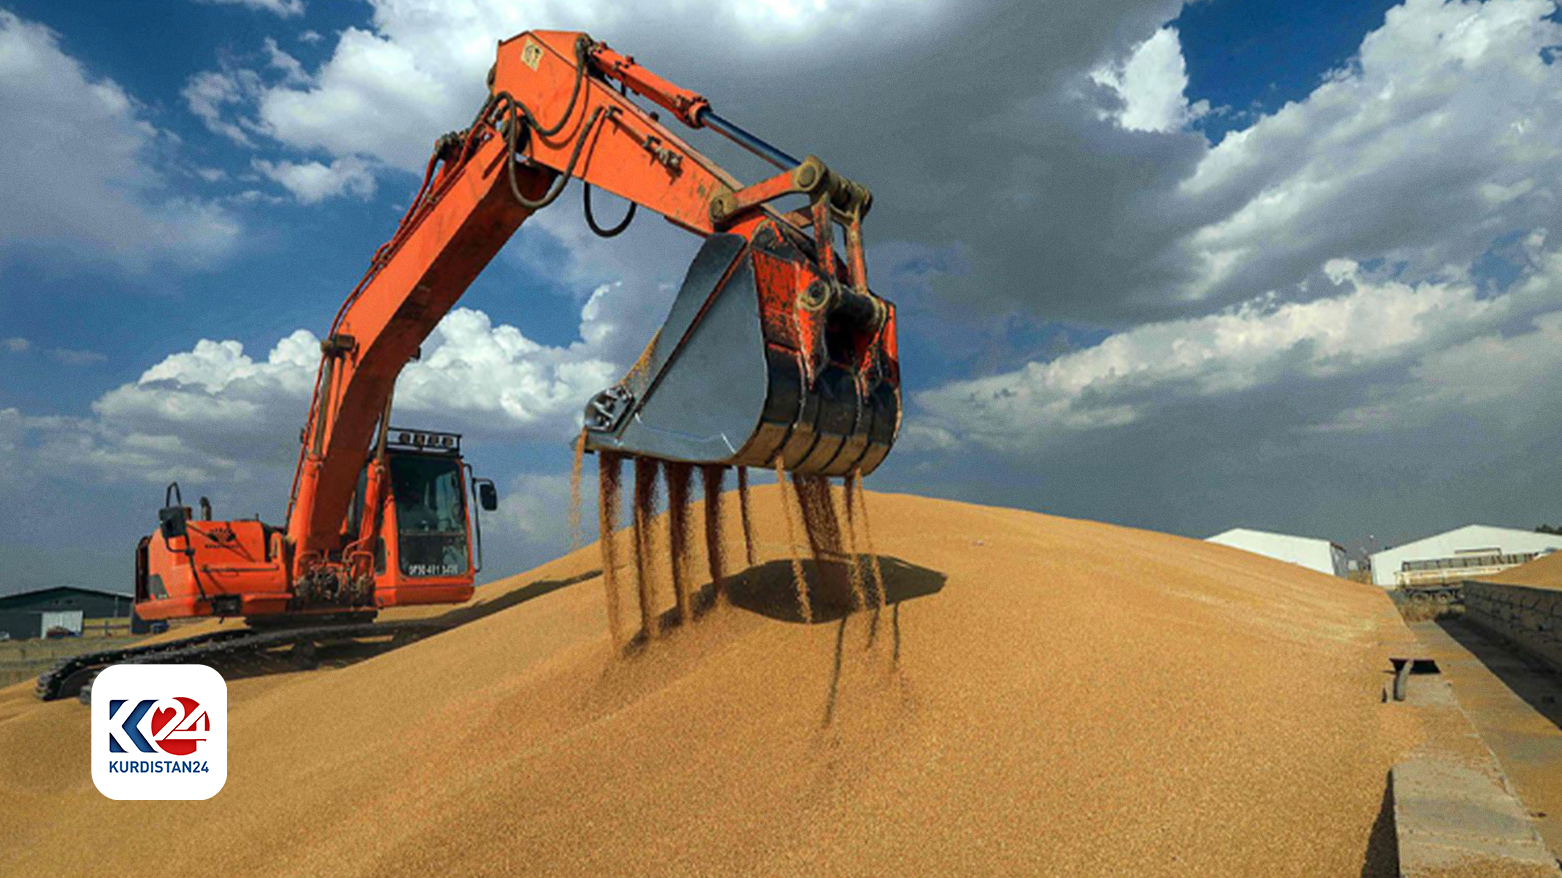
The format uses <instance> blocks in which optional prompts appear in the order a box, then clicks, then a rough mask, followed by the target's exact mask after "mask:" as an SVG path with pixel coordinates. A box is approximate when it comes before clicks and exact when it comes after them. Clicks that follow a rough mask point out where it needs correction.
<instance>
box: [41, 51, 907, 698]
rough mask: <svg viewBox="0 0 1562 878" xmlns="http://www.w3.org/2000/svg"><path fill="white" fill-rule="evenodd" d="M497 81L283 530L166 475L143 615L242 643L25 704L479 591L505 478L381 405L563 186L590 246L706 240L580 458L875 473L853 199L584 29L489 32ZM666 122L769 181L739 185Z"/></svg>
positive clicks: (460, 140) (169, 651)
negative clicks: (487, 530) (661, 225)
mask: <svg viewBox="0 0 1562 878" xmlns="http://www.w3.org/2000/svg"><path fill="white" fill-rule="evenodd" d="M488 85H489V96H488V99H487V100H486V101H485V102H484V103H483V106H482V108H481V109H480V110H479V111H478V113H477V116H476V118H475V119H474V120H473V122H472V124H471V126H470V127H468V128H467V129H465V130H464V131H460V132H453V133H451V134H447V135H445V136H443V137H441V138H440V139H439V140H438V142H437V143H436V145H435V149H434V153H433V156H432V157H431V158H430V159H429V163H428V168H427V170H426V172H425V174H424V178H423V182H422V185H421V187H420V188H419V190H418V192H417V195H416V196H415V197H414V198H413V199H412V203H411V206H410V207H409V208H408V210H407V212H406V215H405V216H404V217H403V218H402V221H401V223H400V225H399V227H398V228H397V230H396V233H395V235H394V236H393V237H392V238H391V240H390V241H389V242H387V243H386V244H385V245H383V246H382V247H381V248H380V249H379V250H378V251H377V252H376V253H375V254H374V257H373V259H372V260H371V263H370V266H369V269H368V272H367V273H366V274H365V276H364V278H363V280H362V281H360V282H359V284H358V285H357V287H356V288H354V289H353V291H352V292H351V293H350V294H349V295H348V296H347V298H346V301H344V302H343V304H342V306H341V308H340V309H339V310H338V312H337V314H336V317H335V319H334V320H333V321H332V323H331V327H330V331H329V332H328V333H327V335H326V337H325V340H324V341H322V342H321V353H322V357H321V364H320V368H319V373H318V376H317V379H316V384H315V391H314V399H313V401H312V402H311V405H310V409H309V417H308V422H307V424H306V426H305V427H304V429H303V431H302V434H301V437H300V438H301V445H302V447H301V448H300V451H299V458H298V466H297V470H296V473H295V476H294V480H293V488H292V495H291V498H290V502H289V506H288V515H287V522H286V526H285V527H273V526H271V525H268V524H265V523H263V522H261V521H259V520H256V519H246V520H228V521H222V520H212V517H211V510H210V506H209V504H207V503H206V501H205V500H204V498H203V499H202V502H201V507H202V514H201V515H200V516H199V517H197V516H196V515H195V514H194V513H193V511H192V510H191V509H190V508H189V507H187V506H185V505H184V501H183V499H182V497H181V496H180V493H179V488H178V486H177V485H170V486H169V490H168V493H167V495H166V497H165V500H164V506H163V508H162V509H161V511H160V512H159V527H158V529H157V531H156V532H155V533H153V534H152V535H151V536H149V537H147V538H144V539H142V540H141V542H140V544H139V545H138V547H137V549H136V558H135V612H136V615H137V616H138V617H139V618H140V619H143V620H171V619H182V618H190V617H201V616H221V617H229V616H243V617H245V618H246V620H247V622H248V623H249V624H248V626H247V628H245V629H229V630H227V631H223V632H218V633H217V634H208V635H203V636H201V637H196V638H186V639H185V640H182V641H173V645H172V646H154V647H137V648H132V649H131V650H126V651H120V652H117V653H112V654H98V655H95V656H87V657H82V658H81V659H80V660H75V661H74V664H72V663H67V665H62V666H61V667H60V668H57V669H55V670H54V671H51V672H50V673H49V674H45V675H44V677H41V678H40V680H39V694H40V696H42V697H46V698H50V697H58V696H59V695H61V694H67V693H68V690H69V689H70V688H71V686H70V681H71V680H75V681H76V683H77V684H78V688H79V683H80V682H81V681H82V680H83V679H85V678H86V677H85V676H84V675H87V674H90V673H91V672H92V669H93V668H95V667H101V666H103V665H104V664H106V663H111V662H112V661H116V660H117V661H132V662H135V661H162V662H166V661H193V660H200V659H202V658H203V657H204V656H206V655H208V654H210V653H211V652H212V651H223V650H231V649H236V648H239V647H240V646H248V647H253V646H257V645H259V646H267V645H270V646H275V645H278V644H285V643H293V644H294V645H295V647H297V646H300V645H304V644H308V643H311V642H312V640H311V638H313V637H314V636H315V632H318V631H320V630H322V626H325V625H326V623H332V624H333V625H336V626H338V627H335V628H333V629H332V630H335V631H337V632H339V633H341V634H344V635H348V636H351V635H354V634H359V633H364V632H366V631H370V630H373V631H384V630H386V624H387V623H383V622H382V623H374V624H373V626H372V628H370V627H367V626H366V625H365V623H367V622H369V620H372V618H373V615H374V613H375V612H377V610H378V609H380V608H385V607H395V606H406V605H412V604H443V603H458V602H462V601H465V600H467V599H468V598H470V597H471V595H472V591H473V581H474V574H475V572H476V571H477V570H478V569H480V566H481V528H480V526H478V525H479V521H478V512H477V510H473V509H472V508H471V504H469V503H468V498H469V497H470V498H471V499H473V500H475V501H476V505H477V506H478V507H480V509H481V510H488V511H491V510H494V509H495V508H497V502H498V500H497V493H496V491H495V489H494V485H493V483H492V482H491V481H489V480H486V479H479V478H475V477H474V475H473V473H472V470H471V468H470V467H469V466H468V465H466V464H465V463H464V461H463V458H462V454H461V443H460V437H459V436H458V435H456V434H454V433H447V432H435V431H429V430H409V429H400V428H397V427H393V426H392V425H391V421H390V414H391V403H392V394H393V391H394V388H395V383H396V378H397V376H398V375H399V374H400V372H401V370H402V368H403V367H404V366H405V365H406V364H407V363H408V362H409V361H410V360H412V359H414V358H415V357H417V355H418V352H419V348H420V345H421V344H422V343H423V341H424V339H425V338H426V337H427V336H428V335H429V333H430V332H432V331H433V329H434V328H435V326H436V325H437V324H438V323H439V321H440V319H441V318H442V317H444V315H445V314H446V313H447V312H448V311H449V310H450V308H451V307H452V306H454V305H455V303H456V301H457V300H458V299H459V298H460V297H461V295H462V293H463V292H465V291H466V289H467V287H468V286H469V285H470V284H471V283H472V281H473V280H474V279H475V278H476V277H477V275H478V273H479V272H481V271H482V269H483V267H484V266H485V265H487V263H488V262H489V260H490V259H492V258H493V256H494V255H495V254H496V253H497V252H498V251H499V249H500V248H501V247H502V246H503V245H504V244H505V242H506V241H508V240H509V239H510V237H511V235H513V234H514V233H515V232H516V230H517V229H518V228H520V226H521V224H522V223H523V222H525V221H526V219H527V218H528V217H530V216H531V215H532V214H533V213H534V212H535V211H537V210H540V209H542V208H544V207H547V206H548V205H549V204H552V203H553V202H554V201H555V200H556V199H557V198H558V197H559V195H560V194H561V192H562V191H563V189H564V186H565V184H566V183H567V182H568V181H569V179H570V178H571V177H575V178H578V179H580V180H581V181H582V182H583V184H584V204H585V213H586V220H587V222H588V224H589V225H590V226H591V228H592V229H593V230H594V231H595V232H597V233H598V234H600V235H603V236H608V237H610V236H612V235H616V234H618V233H619V232H621V231H622V230H623V229H624V227H626V226H627V225H628V222H629V221H630V220H631V219H632V218H633V216H634V211H635V210H636V208H638V207H641V206H643V207H645V208H647V209H650V210H653V211H656V212H657V213H659V214H661V215H662V216H663V217H665V218H666V219H667V220H668V221H669V222H671V223H673V224H674V225H677V226H679V227H681V228H684V229H687V230H688V231H690V232H693V233H694V234H696V235H700V236H701V237H703V238H704V244H703V246H702V247H701V248H700V250H699V253H698V255H697V256H696V257H695V259H694V262H693V264H692V265H691V266H690V268H689V271H688V273H687V276H686V278H685V280H684V282H683V285H682V287H681V288H680V290H679V292H678V294H677V296H676V298H675V299H674V301H673V304H672V307H671V309H670V311H669V314H668V317H667V319H666V322H665V323H664V325H663V326H662V328H661V329H660V330H659V331H658V332H657V333H656V335H655V336H654V337H653V338H652V340H651V342H650V344H649V345H648V346H647V347H646V349H645V352H644V353H643V354H642V355H641V357H640V361H639V362H638V363H636V364H635V366H634V368H632V369H631V370H630V371H629V373H628V374H627V375H626V376H625V377H624V379H623V380H622V381H620V382H619V383H618V384H616V385H614V386H612V387H608V388H606V389H604V390H602V391H601V392H600V393H598V394H596V395H595V396H594V397H593V398H592V399H591V400H589V402H588V403H587V405H586V409H585V418H584V434H583V440H582V441H583V442H584V445H585V450H586V451H591V452H599V451H600V452H610V453H612V454H614V455H623V456H628V457H640V458H651V459H656V460H662V461H672V462H679V463H688V464H698V465H703V466H706V467H711V466H717V467H721V466H732V467H746V466H765V467H779V468H781V469H783V470H786V471H788V472H790V473H793V474H797V475H816V476H861V475H866V474H868V473H871V472H872V471H873V470H874V469H875V468H876V467H878V465H879V464H880V463H881V462H882V461H883V460H884V457H885V455H886V454H888V453H889V450H890V447H891V446H892V444H893V443H894V440H895V436H896V433H897V431H898V428H899V422H900V374H899V364H898V361H897V356H896V347H895V344H896V335H895V311H894V308H893V306H892V305H890V304H889V303H888V302H886V301H885V300H883V299H882V298H880V297H878V296H877V295H875V294H874V293H873V292H871V291H870V290H869V288H868V281H867V267H866V262H865V259H864V256H863V240H862V221H863V217H864V216H865V215H866V214H867V212H868V210H869V207H870V206H871V204H872V196H871V194H870V193H869V191H868V189H867V188H866V187H864V186H862V185H860V184H858V183H856V182H854V181H852V180H850V179H848V178H846V177H844V176H842V175H840V174H838V173H836V172H834V171H832V170H830V169H829V168H828V167H826V166H825V165H824V163H823V162H821V161H819V160H818V159H817V158H814V157H811V156H810V157H808V158H806V159H804V160H802V161H798V160H796V159H794V158H792V157H790V156H788V155H786V154H785V153H783V152H781V151H780V150H778V149H776V148H775V147H773V146H771V145H770V144H768V143H766V142H764V141H763V140H760V139H759V138H758V137H755V136H754V135H752V134H750V133H748V132H746V131H744V130H743V129H742V128H740V127H738V126H737V125H735V124H733V123H732V122H729V121H728V120H726V119H724V118H722V117H721V116H719V115H718V114H717V113H716V112H715V111H714V110H713V109H712V108H711V105H710V102H709V101H708V100H707V99H706V98H704V97H703V96H701V95H699V94H697V93H695V92H692V91H689V90H686V89H683V88H679V87H678V86H675V85H673V84H672V83H670V82H668V81H666V80H664V79H662V78H661V77H659V76H657V75H656V74H655V73H652V72H651V71H649V70H647V69H646V68H645V67H642V66H641V65H639V64H638V63H636V62H635V60H634V58H632V57H630V56H628V55H624V54H621V53H619V52H616V51H614V50H613V49H611V48H609V47H608V46H607V45H605V44H603V43H600V42H596V41H594V40H592V39H591V38H590V37H588V36H587V35H585V34H581V33H572V32H560V31H533V32H526V33H523V34H520V35H519V36H516V37H514V38H512V39H510V40H506V41H504V42H501V43H500V44H499V47H498V59H497V61H496V62H495V64H494V66H493V68H492V69H491V70H490V71H489V76H488ZM635 97H638V98H640V99H643V100H644V101H647V102H649V103H651V104H654V105H655V107H656V108H659V110H658V109H648V108H645V107H642V106H641V104H640V103H638V102H637V101H636V100H635ZM662 113H666V114H669V115H671V116H672V117H673V118H674V119H676V120H677V121H678V122H680V123H682V124H683V125H685V126H687V127H688V128H691V129H708V130H710V131H713V132H715V133H716V134H719V135H721V136H723V137H725V138H727V139H729V140H731V141H732V142H734V143H736V144H737V145H739V146H741V147H743V148H744V149H746V150H748V151H749V152H751V153H753V154H755V155H757V156H759V157H760V158H762V159H764V160H765V161H767V162H769V163H771V164H773V165H775V166H776V167H777V168H778V169H779V173H777V174H776V175H774V176H772V177H770V178H769V179H765V180H762V181H761V182H758V183H755V184H753V185H747V186H745V185H743V184H741V183H739V182H738V180H737V179H736V178H735V177H733V176H732V175H731V174H729V173H727V172H726V171H725V170H723V169H722V168H721V167H719V166H718V165H717V164H716V163H715V162H713V161H712V160H711V159H710V158H709V157H707V156H705V155H704V154H702V153H700V152H699V151H698V150H696V149H694V148H693V147H692V146H690V145H689V144H688V143H686V142H685V141H684V140H682V139H681V138H680V137H679V136H678V135H676V134H674V133H673V132H672V131H671V130H669V129H668V128H667V127H666V126H665V125H663V123H662V121H661V114H662ZM593 188H597V189H603V190H606V191H608V192H611V193H613V194H614V195H617V196H619V197H621V198H624V199H627V200H628V201H629V202H630V203H631V206H630V208H629V212H628V213H627V214H626V216H625V217H624V219H623V221H622V222H620V223H619V224H618V225H616V226H614V227H611V228H604V227H602V226H601V225H599V224H598V223H597V221H596V218H595V216H594V215H593V213H592V209H591V191H592V189H593ZM788 197H793V198H792V201H793V202H795V205H794V206H793V207H792V208H790V209H789V208H787V207H785V206H783V205H782V204H781V201H782V199H787V198H788ZM838 245H839V246H838ZM242 632H247V633H242ZM413 633H416V632H413Z"/></svg>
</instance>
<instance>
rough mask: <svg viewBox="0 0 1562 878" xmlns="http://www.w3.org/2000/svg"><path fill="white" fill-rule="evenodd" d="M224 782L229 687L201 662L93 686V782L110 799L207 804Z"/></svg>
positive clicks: (134, 669) (121, 668)
mask: <svg viewBox="0 0 1562 878" xmlns="http://www.w3.org/2000/svg"><path fill="white" fill-rule="evenodd" d="M227 781H228V684H227V683H226V682H224V681H223V679H222V675H221V674H219V673H217V672H216V671H215V670H214V669H212V668H209V667H207V666H206V665H110V666H109V667H107V668H104V669H103V672H102V673H101V674H98V676H97V677H96V678H95V679H93V681H92V782H93V784H94V785H96V786H97V788H98V791H99V792H101V793H103V795H105V796H107V797H109V798H110V799H209V798H211V797H212V796H215V795H217V792H218V791H219V790H221V789H222V787H223V784H225V783H227Z"/></svg>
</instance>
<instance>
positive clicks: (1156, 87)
mask: <svg viewBox="0 0 1562 878" xmlns="http://www.w3.org/2000/svg"><path fill="white" fill-rule="evenodd" d="M1090 78H1091V79H1092V80H1094V81H1095V82H1096V83H1097V84H1099V85H1104V86H1106V87H1108V88H1110V89H1112V91H1114V92H1116V93H1117V96H1118V97H1119V98H1121V99H1122V107H1121V108H1120V109H1118V110H1117V111H1116V112H1114V113H1112V114H1111V118H1113V119H1115V120H1116V121H1117V124H1119V125H1121V126H1122V127H1124V128H1126V129H1128V130H1129V131H1161V132H1164V131H1175V130H1177V129H1179V128H1181V127H1183V126H1184V125H1186V124H1188V123H1189V122H1191V121H1192V120H1194V119H1197V118H1198V117H1200V116H1202V115H1204V114H1205V113H1207V112H1209V104H1208V102H1206V101H1199V102H1197V103H1196V104H1192V105H1190V104H1189V103H1188V98H1187V96H1186V94H1185V92H1186V90H1187V88H1188V70H1187V65H1186V63H1185V62H1184V61H1183V57H1182V39H1181V37H1180V36H1179V35H1178V34H1177V29H1176V28H1174V27H1163V28H1161V29H1160V30H1158V31H1156V32H1155V35H1154V36H1152V37H1150V38H1149V39H1148V40H1145V41H1144V42H1143V43H1140V44H1139V45H1138V46H1135V47H1134V50H1133V53H1132V54H1130V55H1129V56H1128V58H1127V60H1125V61H1122V62H1119V63H1115V64H1110V65H1107V66H1104V67H1098V68H1096V70H1095V71H1093V72H1092V73H1091V74H1090Z"/></svg>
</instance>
